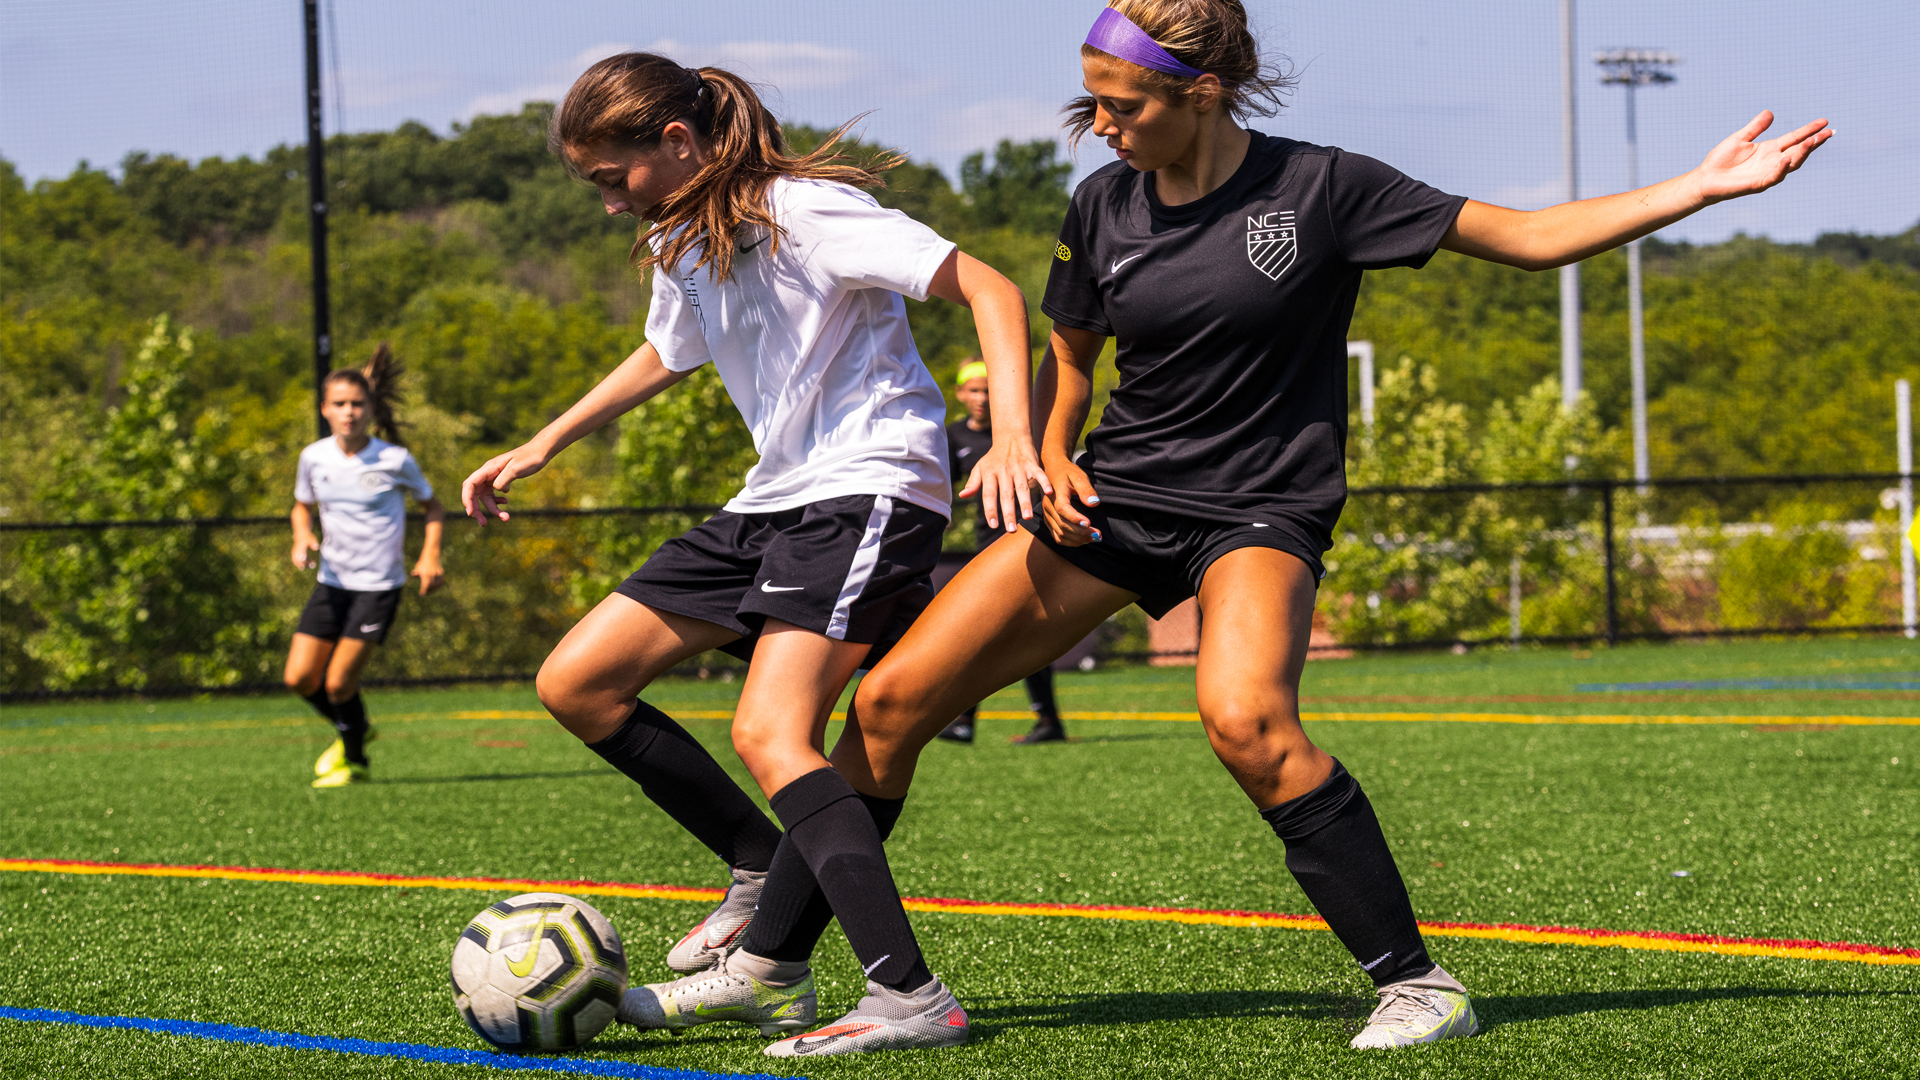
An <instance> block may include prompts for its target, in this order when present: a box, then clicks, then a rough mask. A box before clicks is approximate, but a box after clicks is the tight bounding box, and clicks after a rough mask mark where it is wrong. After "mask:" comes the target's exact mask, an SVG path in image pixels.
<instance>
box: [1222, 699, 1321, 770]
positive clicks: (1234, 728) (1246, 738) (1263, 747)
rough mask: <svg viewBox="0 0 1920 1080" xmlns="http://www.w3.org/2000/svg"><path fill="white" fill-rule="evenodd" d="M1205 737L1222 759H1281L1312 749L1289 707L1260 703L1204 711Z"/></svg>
mask: <svg viewBox="0 0 1920 1080" xmlns="http://www.w3.org/2000/svg"><path fill="white" fill-rule="evenodd" d="M1205 716H1206V721H1207V737H1208V738H1209V739H1210V740H1211V741H1212V743H1213V748H1214V750H1215V751H1216V752H1217V753H1219V754H1220V755H1221V756H1223V757H1224V756H1226V755H1228V754H1233V755H1235V756H1243V755H1258V756H1260V757H1263V758H1269V759H1284V758H1285V757H1286V756H1287V755H1289V754H1293V753H1299V752H1302V751H1305V750H1307V749H1309V748H1311V747H1312V746H1313V743H1312V742H1311V741H1310V740H1309V739H1308V738H1307V733H1306V732H1305V731H1303V730H1301V728H1300V718H1299V714H1298V713H1296V712H1295V711H1294V710H1292V709H1291V708H1285V707H1276V706H1274V705H1270V704H1266V703H1261V702H1252V701H1249V702H1230V703H1228V704H1226V705H1224V706H1216V707H1214V708H1210V709H1208V710H1206V712H1205Z"/></svg>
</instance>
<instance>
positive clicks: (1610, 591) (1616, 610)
mask: <svg viewBox="0 0 1920 1080" xmlns="http://www.w3.org/2000/svg"><path fill="white" fill-rule="evenodd" d="M1600 507H1601V512H1600V519H1601V521H1600V528H1601V530H1602V531H1603V532H1605V534H1606V552H1607V644H1609V645H1617V644H1619V642H1620V602H1619V594H1618V593H1617V592H1616V591H1615V590H1614V584H1613V481H1611V480H1607V481H1603V482H1602V483H1601V485H1600Z"/></svg>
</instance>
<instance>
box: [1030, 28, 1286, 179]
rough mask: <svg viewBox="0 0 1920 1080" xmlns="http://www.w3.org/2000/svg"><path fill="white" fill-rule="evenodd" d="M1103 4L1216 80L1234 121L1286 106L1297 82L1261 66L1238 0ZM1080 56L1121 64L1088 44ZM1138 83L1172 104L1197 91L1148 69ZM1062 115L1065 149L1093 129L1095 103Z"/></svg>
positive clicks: (1077, 102)
mask: <svg viewBox="0 0 1920 1080" xmlns="http://www.w3.org/2000/svg"><path fill="white" fill-rule="evenodd" d="M1107 6H1108V7H1110V8H1114V9H1116V10H1118V11H1119V12H1120V14H1122V15H1125V16H1126V17H1127V18H1128V20H1130V21H1131V22H1132V23H1133V24H1134V25H1135V26H1138V27H1139V28H1140V29H1142V30H1144V31H1146V32H1147V36H1148V37H1150V38H1152V39H1153V40H1154V41H1156V42H1158V43H1159V45H1160V47H1161V48H1163V49H1165V50H1167V51H1168V52H1170V53H1172V54H1173V57H1174V59H1176V60H1178V61H1180V62H1181V63H1183V64H1186V65H1187V66H1189V67H1196V68H1199V69H1200V70H1201V71H1204V72H1207V73H1208V74H1210V75H1213V76H1215V77H1216V78H1218V79H1219V80H1220V87H1221V94H1222V96H1223V97H1224V99H1225V104H1226V106H1227V111H1228V112H1230V113H1232V114H1233V118H1234V119H1235V120H1239V121H1241V122H1243V123H1244V122H1245V121H1246V119H1247V117H1249V116H1272V115H1274V114H1275V113H1277V112H1279V111H1280V110H1281V109H1282V108H1284V107H1285V106H1286V102H1285V101H1284V100H1282V99H1283V98H1284V96H1285V95H1287V94H1289V93H1291V92H1292V91H1293V87H1294V84H1295V83H1297V82H1298V81H1299V80H1298V79H1297V78H1296V77H1295V75H1294V73H1293V70H1292V69H1291V67H1281V66H1276V65H1272V64H1262V63H1261V62H1260V43H1259V42H1257V41H1255V40H1254V38H1253V32H1252V31H1251V30H1249V29H1247V9H1246V7H1245V5H1243V4H1241V3H1240V0H1108V2H1107ZM1080 55H1081V56H1082V57H1083V58H1088V59H1091V58H1094V57H1101V58H1104V59H1106V60H1108V61H1111V62H1116V63H1122V62H1124V61H1118V60H1116V59H1115V58H1114V57H1112V56H1108V55H1107V54H1106V53H1104V52H1101V51H1100V50H1099V49H1096V48H1094V47H1093V46H1091V45H1082V46H1080ZM1136 80H1137V81H1138V82H1139V83H1140V84H1141V85H1143V86H1145V87H1147V88H1148V89H1150V90H1152V91H1154V92H1156V93H1158V94H1160V95H1161V96H1163V97H1165V98H1167V99H1169V100H1172V101H1184V100H1187V99H1190V98H1192V97H1193V95H1194V93H1195V90H1196V80H1194V79H1189V78H1187V77H1186V76H1184V75H1169V74H1167V73H1166V72H1164V71H1155V70H1153V69H1152V68H1140V69H1139V73H1138V75H1137V76H1136ZM1060 111H1061V112H1063V113H1065V114H1066V117H1067V119H1066V123H1065V124H1064V125H1063V126H1064V127H1065V128H1066V129H1067V145H1068V146H1073V145H1075V144H1077V143H1079V141H1080V140H1081V138H1082V137H1083V136H1085V135H1086V133H1087V132H1088V131H1089V130H1090V129H1092V127H1093V112H1094V100H1093V99H1092V98H1090V97H1077V98H1074V99H1073V100H1072V101H1069V102H1067V105H1066V108H1064V109H1061V110H1060Z"/></svg>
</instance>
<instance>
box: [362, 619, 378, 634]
mask: <svg viewBox="0 0 1920 1080" xmlns="http://www.w3.org/2000/svg"><path fill="white" fill-rule="evenodd" d="M378 629H380V624H379V623H377V622H376V623H361V624H360V632H361V633H363V634H371V633H373V632H374V631H375V630H378Z"/></svg>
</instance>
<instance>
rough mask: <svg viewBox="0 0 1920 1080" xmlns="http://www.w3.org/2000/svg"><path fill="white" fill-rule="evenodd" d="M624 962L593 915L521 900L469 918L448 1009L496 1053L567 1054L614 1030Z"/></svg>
mask: <svg viewBox="0 0 1920 1080" xmlns="http://www.w3.org/2000/svg"><path fill="white" fill-rule="evenodd" d="M626 989H627V954H626V951H625V950H624V949H622V948H621V946H620V935H619V934H617V933H615V932H614V929H613V924H612V923H610V922H608V921H607V917H606V916H605V915H602V914H600V913H599V912H598V911H595V910H594V909H593V906H592V905H590V904H587V903H585V902H584V901H581V900H576V899H574V898H573V897H571V896H562V895H561V894H559V893H525V894H522V895H520V896H515V897H512V898H509V899H506V900H502V901H500V902H499V903H497V904H494V905H493V906H491V907H489V908H487V909H486V910H485V911H482V912H481V913H480V914H478V915H475V916H474V917H473V921H472V922H470V923H468V924H467V928H466V929H465V930H463V931H461V932H460V940H459V941H457V942H455V943H454V946H453V1004H454V1007H455V1008H458V1009H459V1010H460V1015H461V1016H462V1017H465V1018H466V1021H467V1026H468V1027H470V1028H472V1029H473V1032H474V1034H476V1035H478V1036H480V1037H481V1038H482V1039H485V1040H486V1041H488V1042H489V1043H492V1044H493V1045H494V1046H497V1047H499V1048H500V1049H502V1050H572V1049H573V1048H575V1047H577V1046H580V1045H581V1044H583V1043H585V1042H586V1041H587V1040H588V1039H591V1038H593V1037H594V1036H595V1035H598V1034H600V1032H601V1030H602V1029H603V1028H605V1027H606V1026H607V1025H608V1024H610V1023H612V1022H613V1016H614V1013H615V1011H616V1010H618V1009H619V1007H620V995H622V994H624V993H626Z"/></svg>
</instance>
